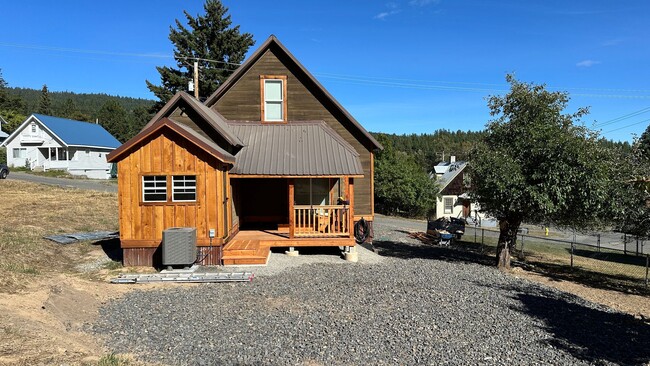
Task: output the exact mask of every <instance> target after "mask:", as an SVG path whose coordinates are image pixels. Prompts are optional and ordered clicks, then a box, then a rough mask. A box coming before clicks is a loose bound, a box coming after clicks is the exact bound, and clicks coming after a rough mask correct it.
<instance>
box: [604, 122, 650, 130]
mask: <svg viewBox="0 0 650 366" xmlns="http://www.w3.org/2000/svg"><path fill="white" fill-rule="evenodd" d="M647 122H650V119H646V120H643V121H639V122H636V123H632V124H630V125H627V126H623V127H619V128H615V129H613V130H609V131H606V132H604V133H610V132H614V131H618V130H622V129H625V128H628V127H632V126H636V125H640V124H641V123H647Z"/></svg>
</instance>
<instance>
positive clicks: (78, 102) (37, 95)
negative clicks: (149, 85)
mask: <svg viewBox="0 0 650 366" xmlns="http://www.w3.org/2000/svg"><path fill="white" fill-rule="evenodd" d="M153 105H154V101H152V100H147V99H139V98H129V97H120V96H113V95H108V94H85V93H81V94H77V93H73V92H67V91H66V92H50V91H49V90H48V89H47V86H46V85H43V88H42V89H41V90H35V89H28V88H11V87H8V86H7V84H6V82H5V81H4V79H2V75H1V74H0V116H2V117H3V118H4V119H5V120H6V121H7V122H8V125H5V126H3V127H2V129H3V130H4V131H6V132H9V133H11V132H13V130H15V129H16V128H17V127H18V126H19V125H20V124H21V123H22V122H23V121H24V120H25V119H26V118H27V117H28V116H29V115H30V114H32V113H41V114H46V115H50V116H55V117H63V118H69V119H73V120H77V121H86V122H95V121H98V122H99V124H101V125H102V126H104V128H106V130H108V132H110V133H111V134H112V135H113V136H115V138H117V139H118V140H119V141H120V142H125V141H127V140H128V139H130V138H131V137H133V136H135V134H137V133H138V132H139V131H140V129H141V128H142V127H143V126H144V125H145V124H146V123H147V122H148V121H149V119H150V118H151V117H152V114H151V113H150V110H151V108H152V106H153Z"/></svg>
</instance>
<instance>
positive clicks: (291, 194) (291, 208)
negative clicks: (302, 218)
mask: <svg viewBox="0 0 650 366" xmlns="http://www.w3.org/2000/svg"><path fill="white" fill-rule="evenodd" d="M287 186H288V189H289V237H290V238H293V237H294V236H295V233H296V228H295V224H296V218H295V216H296V212H295V209H294V204H295V181H294V180H293V178H291V179H288V180H287Z"/></svg>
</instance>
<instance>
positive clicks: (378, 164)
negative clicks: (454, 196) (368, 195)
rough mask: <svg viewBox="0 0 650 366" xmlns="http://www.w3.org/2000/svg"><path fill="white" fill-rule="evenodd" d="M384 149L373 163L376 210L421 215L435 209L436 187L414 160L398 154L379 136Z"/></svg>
mask: <svg viewBox="0 0 650 366" xmlns="http://www.w3.org/2000/svg"><path fill="white" fill-rule="evenodd" d="M380 142H381V143H382V145H384V150H383V151H381V152H379V153H378V154H377V158H376V160H375V177H376V178H375V202H376V206H377V209H378V211H380V212H383V213H386V214H392V215H394V214H401V215H404V216H423V215H425V214H427V213H428V211H430V210H432V209H433V207H434V206H435V202H436V195H437V192H438V187H437V185H436V183H435V182H434V181H433V180H432V179H430V178H429V175H428V174H427V172H426V171H425V170H424V169H422V167H421V166H420V165H418V163H417V162H416V161H415V159H414V158H413V157H411V156H409V155H407V154H406V153H404V152H401V151H397V150H395V149H394V147H393V146H392V143H391V142H390V141H389V140H388V139H386V138H383V137H381V136H380Z"/></svg>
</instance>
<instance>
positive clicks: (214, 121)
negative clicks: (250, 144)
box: [143, 91, 243, 147]
mask: <svg viewBox="0 0 650 366" xmlns="http://www.w3.org/2000/svg"><path fill="white" fill-rule="evenodd" d="M182 102H185V103H187V105H189V107H190V108H192V109H193V110H194V111H195V112H196V113H198V114H199V115H200V116H201V118H203V120H205V122H207V123H208V125H209V126H210V127H212V128H213V129H214V130H215V131H217V133H219V134H220V135H221V136H222V137H223V138H224V139H225V140H226V141H227V142H228V143H229V144H230V145H232V146H236V147H241V146H242V145H243V144H242V142H241V140H240V139H239V138H238V137H237V135H235V134H234V133H232V131H230V129H229V127H228V124H227V123H226V119H225V118H223V116H222V115H221V114H219V113H217V112H216V111H214V110H212V109H210V108H208V107H207V106H205V105H204V104H203V103H201V102H199V101H198V100H196V99H195V98H194V97H193V96H191V95H189V94H187V93H185V92H182V91H181V92H178V93H176V94H175V95H174V96H173V97H172V98H171V99H170V100H169V101H168V102H167V103H166V104H165V105H164V106H163V107H162V108H161V109H160V110H159V111H158V113H156V115H155V116H153V118H152V119H151V121H149V123H147V124H146V125H145V126H144V128H143V130H145V129H146V128H148V127H150V126H151V125H153V124H154V123H156V122H157V121H159V120H160V119H162V118H164V117H169V115H171V114H172V113H173V112H174V110H175V109H176V108H177V107H179V104H181V103H182Z"/></svg>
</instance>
